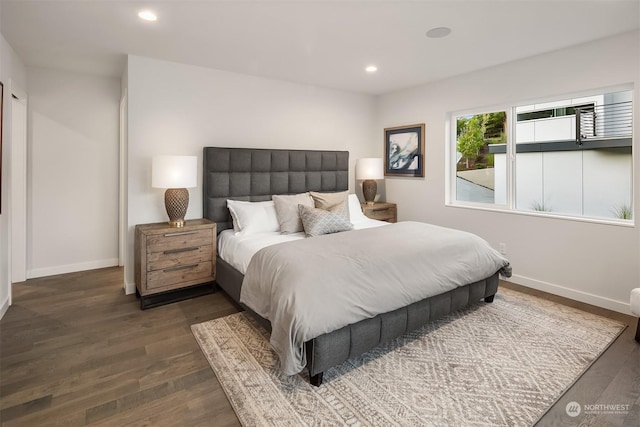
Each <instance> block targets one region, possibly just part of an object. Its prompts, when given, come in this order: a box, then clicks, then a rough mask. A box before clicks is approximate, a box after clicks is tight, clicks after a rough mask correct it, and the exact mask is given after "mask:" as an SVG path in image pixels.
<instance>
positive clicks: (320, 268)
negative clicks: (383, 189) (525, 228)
mask: <svg viewBox="0 0 640 427" xmlns="http://www.w3.org/2000/svg"><path fill="white" fill-rule="evenodd" d="M499 270H502V272H503V273H504V274H506V275H510V267H509V262H508V261H507V260H506V259H505V258H504V257H503V256H502V255H500V253H498V252H497V251H496V250H494V249H493V248H491V246H489V244H488V243H487V242H486V241H484V240H483V239H481V238H480V237H478V236H476V235H474V234H470V233H466V232H462V231H458V230H452V229H448V228H443V227H438V226H434V225H430V224H425V223H418V222H401V223H397V224H392V225H389V226H385V227H377V228H370V229H364V230H354V231H349V232H344V233H337V234H330V235H325V236H318V237H313V238H307V239H302V240H297V241H293V242H287V243H282V244H277V245H273V246H269V247H266V248H264V249H261V250H259V251H258V252H257V253H256V254H255V255H254V256H253V257H252V258H251V261H250V263H249V266H248V268H247V271H246V274H245V277H244V281H243V284H242V291H241V295H240V302H242V303H243V304H246V305H247V306H249V307H250V308H251V309H253V310H254V311H255V312H256V313H258V314H259V315H261V316H262V317H264V318H266V319H268V320H269V321H270V322H271V326H272V331H271V345H272V347H273V348H274V350H275V351H276V353H277V354H278V356H279V357H280V364H281V368H282V370H283V371H284V372H285V373H286V374H288V375H293V374H296V373H298V372H300V371H301V370H302V369H303V368H304V367H305V365H306V355H305V351H304V343H305V342H306V341H308V340H310V339H312V338H315V337H317V336H320V335H322V334H324V333H328V332H331V331H334V330H337V329H339V328H341V327H343V326H346V325H349V324H353V323H356V322H358V321H360V320H363V319H366V318H371V317H374V316H376V315H378V314H380V313H386V312H389V311H393V310H395V309H398V308H400V307H404V306H407V305H409V304H411V303H414V302H416V301H420V300H422V299H424V298H428V297H431V296H434V295H437V294H441V293H444V292H447V291H450V290H451V289H454V288H455V287H458V286H463V285H466V284H469V283H473V282H476V281H478V280H481V279H484V278H485V277H488V276H490V275H492V274H494V273H495V272H497V271H499Z"/></svg>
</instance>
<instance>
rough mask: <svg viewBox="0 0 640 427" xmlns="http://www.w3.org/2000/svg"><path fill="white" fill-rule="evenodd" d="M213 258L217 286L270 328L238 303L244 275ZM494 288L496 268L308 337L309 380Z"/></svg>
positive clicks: (267, 324) (488, 295) (490, 296)
mask: <svg viewBox="0 0 640 427" xmlns="http://www.w3.org/2000/svg"><path fill="white" fill-rule="evenodd" d="M216 262H217V264H216V275H217V279H216V282H217V283H218V286H220V288H222V290H224V291H225V292H226V293H227V295H229V296H230V297H231V299H233V300H234V301H235V302H236V303H237V304H238V305H240V306H241V307H242V308H243V309H245V310H246V311H248V312H249V313H251V314H252V315H253V316H254V318H255V319H256V320H257V321H258V323H260V324H261V325H262V326H263V327H264V328H266V329H267V330H268V331H271V323H270V322H269V321H268V320H267V319H265V318H263V317H262V316H260V315H258V314H257V313H255V312H254V311H253V310H251V309H250V308H249V307H247V306H245V305H244V304H241V303H240V290H241V288H242V279H243V277H244V276H243V275H242V274H241V273H240V272H239V271H238V270H236V269H235V268H233V267H232V266H231V265H229V264H228V263H227V262H225V261H224V260H223V259H222V258H220V257H218V259H217V261H216ZM497 291H498V273H497V272H496V273H495V274H494V275H493V276H491V277H487V278H486V279H484V280H480V281H478V282H475V283H471V284H469V285H466V286H462V287H459V288H456V289H453V290H451V291H449V292H446V293H444V294H440V295H436V296H433V297H431V298H426V299H423V300H421V301H418V302H415V303H413V304H411V305H408V306H406V307H401V308H399V309H397V310H394V311H391V312H389V313H383V314H379V315H377V316H376V317H373V318H371V319H365V320H362V321H360V322H358V323H354V324H352V325H347V326H345V327H343V328H341V329H338V330H336V331H333V332H330V333H327V334H323V335H320V336H319V337H317V338H314V339H312V340H310V341H307V342H306V343H305V347H306V353H307V369H308V370H309V378H310V382H311V384H313V385H315V386H319V385H320V384H322V376H323V373H324V371H326V370H327V369H329V368H331V367H333V366H336V365H339V364H340V363H342V362H345V361H347V360H349V359H351V358H354V357H357V356H360V355H362V354H364V353H366V352H367V351H369V350H371V349H373V348H375V347H377V346H378V345H380V344H383V343H385V342H388V341H391V340H393V339H396V338H398V337H400V336H402V335H404V334H406V333H407V332H411V331H415V330H416V329H419V328H421V327H422V326H424V325H426V324H427V323H429V322H431V321H433V320H436V319H439V318H441V317H444V316H446V315H447V314H450V313H453V312H454V311H457V310H460V309H462V308H465V307H467V306H468V305H470V304H472V303H475V302H477V301H480V300H481V299H484V300H485V302H492V301H493V298H494V296H495V294H496V292H497Z"/></svg>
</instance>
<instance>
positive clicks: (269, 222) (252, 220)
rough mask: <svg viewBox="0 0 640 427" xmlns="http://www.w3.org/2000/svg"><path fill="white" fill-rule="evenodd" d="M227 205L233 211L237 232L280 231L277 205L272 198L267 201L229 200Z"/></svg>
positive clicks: (234, 226) (232, 216) (234, 225)
mask: <svg viewBox="0 0 640 427" xmlns="http://www.w3.org/2000/svg"><path fill="white" fill-rule="evenodd" d="M227 207H228V208H229V212H230V213H231V218H232V219H233V229H234V231H235V232H236V233H242V234H254V233H263V232H268V231H276V232H277V231H280V224H279V223H278V217H277V215H276V207H275V205H274V204H273V201H271V200H268V201H266V202H244V201H241V200H227Z"/></svg>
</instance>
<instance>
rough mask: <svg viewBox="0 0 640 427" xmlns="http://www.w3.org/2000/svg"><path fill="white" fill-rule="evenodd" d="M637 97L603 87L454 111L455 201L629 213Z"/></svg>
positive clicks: (578, 213) (597, 214) (606, 215)
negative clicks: (494, 108)
mask: <svg viewBox="0 0 640 427" xmlns="http://www.w3.org/2000/svg"><path fill="white" fill-rule="evenodd" d="M632 98H633V92H632V91H631V90H626V91H605V92H602V93H596V94H593V95H590V96H579V97H578V96H576V97H566V98H564V99H558V100H553V101H549V102H543V103H535V104H521V105H513V106H509V107H508V108H506V109H505V110H506V111H497V112H482V111H480V112H473V113H472V114H453V115H452V119H453V120H452V122H453V123H455V130H454V129H452V130H451V132H452V133H454V132H455V135H456V138H455V147H452V148H451V150H452V152H454V150H455V153H456V156H455V158H454V159H455V165H453V167H454V168H455V169H454V170H455V179H454V183H453V185H452V190H451V199H452V203H453V204H458V205H476V206H491V207H496V208H501V209H511V210H517V211H529V212H544V213H546V214H550V215H553V214H557V215H562V216H570V217H585V218H596V219H607V220H621V221H628V220H631V219H632V217H631V216H632V211H633V209H632V206H633V205H632V204H633V200H632V193H633V188H632V184H633V183H632V177H633V161H632V159H633V157H632V148H633V147H632V145H633V144H632V141H633V131H632V129H633V108H632V107H633V106H632ZM509 129H511V131H509V132H507V130H509ZM452 141H453V138H452ZM509 159H512V160H511V161H509Z"/></svg>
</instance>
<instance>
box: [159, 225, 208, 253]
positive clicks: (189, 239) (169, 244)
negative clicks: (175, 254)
mask: <svg viewBox="0 0 640 427" xmlns="http://www.w3.org/2000/svg"><path fill="white" fill-rule="evenodd" d="M174 230H175V229H174ZM212 241H213V232H212V230H211V229H208V230H206V229H205V230H185V231H169V232H166V233H162V234H152V235H149V236H147V253H152V252H164V251H171V250H176V249H186V248H193V247H198V246H204V245H211V242H212Z"/></svg>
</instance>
